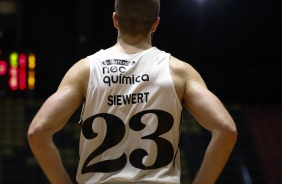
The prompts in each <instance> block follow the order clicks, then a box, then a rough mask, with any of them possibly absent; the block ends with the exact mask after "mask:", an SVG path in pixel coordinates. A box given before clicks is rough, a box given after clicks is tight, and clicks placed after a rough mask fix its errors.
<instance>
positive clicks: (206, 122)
mask: <svg viewBox="0 0 282 184" xmlns="http://www.w3.org/2000/svg"><path fill="white" fill-rule="evenodd" d="M179 65H181V66H180V67H179V68H178V69H179V71H178V72H176V73H179V75H180V76H181V79H179V80H178V84H179V83H180V84H183V85H179V86H184V87H183V88H184V90H183V89H182V90H181V91H184V92H183V94H182V93H180V92H179V93H178V94H180V96H181V97H182V101H183V104H184V106H185V108H186V109H187V110H188V111H189V112H190V113H191V115H192V116H193V117H194V118H195V119H196V120H197V122H198V123H200V124H201V126H203V127H204V128H205V129H207V130H209V131H210V132H211V135H212V138H211V141H210V143H209V145H208V148H207V150H206V153H205V156H204V160H203V162H202V165H201V167H200V169H199V171H198V173H197V176H196V178H195V179H194V182H193V184H213V183H215V182H216V180H217V178H218V177H219V175H220V173H221V172H222V170H223V168H224V166H225V164H226V162H227V160H228V158H229V156H230V154H231V151H232V149H233V147H234V145H235V142H236V138H237V131H236V126H235V123H234V121H233V119H232V117H231V116H230V114H229V113H228V111H227V110H226V108H225V107H224V105H223V104H222V102H221V101H220V100H219V99H218V98H217V97H216V96H215V95H214V94H213V93H212V92H211V91H209V90H208V89H207V87H206V84H205V82H204V81H203V79H202V78H201V76H200V75H199V73H198V72H197V71H196V70H195V69H194V68H192V67H191V66H190V65H188V64H184V63H181V64H180V63H178V66H179ZM183 80H184V81H183ZM179 81H181V82H179Z"/></svg>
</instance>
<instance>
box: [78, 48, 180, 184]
mask: <svg viewBox="0 0 282 184" xmlns="http://www.w3.org/2000/svg"><path fill="white" fill-rule="evenodd" d="M169 58H170V54H169V53H166V52H164V51H161V50H159V49H157V48H156V47H152V48H150V49H147V50H145V51H142V52H139V53H136V54H124V53H118V52H110V51H108V50H100V51H98V52H96V53H95V54H93V55H90V56H88V57H87V59H88V61H89V64H90V75H89V84H88V90H87V96H86V100H85V103H84V104H83V110H82V117H81V121H82V123H81V135H80V146H79V154H80V161H79V165H78V170H77V176H76V179H77V182H78V183H80V184H86V183H87V184H98V183H123V184H124V183H166V184H172V183H173V184H175V183H180V173H181V171H180V169H181V168H180V151H179V147H178V146H179V139H180V126H181V112H182V106H181V103H180V101H179V100H178V97H177V94H176V91H175V88H174V85H173V81H172V78H171V75H170V69H169Z"/></svg>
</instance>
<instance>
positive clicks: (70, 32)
mask: <svg viewBox="0 0 282 184" xmlns="http://www.w3.org/2000/svg"><path fill="white" fill-rule="evenodd" d="M113 3H114V0H95V1H94V0H69V1H44V0H43V1H36V0H23V1H20V0H18V1H16V0H0V184H10V183H22V184H43V183H48V182H47V180H46V178H45V176H44V175H43V173H42V170H41V169H40V168H39V166H38V164H37V163H36V160H35V159H34V157H33V155H32V153H31V150H30V148H29V146H28V144H27V139H26V134H27V128H28V126H29V124H30V122H31V120H32V118H33V117H34V115H35V113H36V112H37V110H38V109H39V107H40V106H41V105H42V103H43V101H44V100H45V99H46V98H47V97H48V96H49V95H51V94H52V93H53V92H54V91H55V90H56V89H57V86H58V85H59V83H60V81H61V79H62V77H63V76H64V74H65V72H66V71H67V70H68V69H69V67H70V66H72V65H73V64H74V63H75V62H76V61H78V60H79V59H81V58H83V57H86V56H87V55H90V54H92V53H94V52H96V51H98V50H100V49H105V48H107V47H109V46H111V45H113V44H115V42H116V37H117V33H116V30H115V28H114V27H113V25H112V19H111V18H112V12H113V11H114V6H113ZM160 17H161V22H160V25H159V27H158V29H157V31H156V33H155V34H154V35H153V45H154V46H157V47H158V48H159V49H162V50H165V51H167V52H170V53H171V54H172V55H174V56H176V57H178V58H179V59H181V60H183V61H185V62H187V63H190V64H191V65H192V66H194V68H195V69H196V70H198V71H199V72H200V74H201V75H202V77H203V78H204V80H205V81H206V83H207V86H208V88H209V89H210V90H211V91H212V92H214V93H215V94H216V95H217V96H218V97H219V98H220V99H221V100H222V102H223V103H224V104H225V106H226V107H227V108H228V109H229V111H230V113H231V115H232V116H233V118H234V120H235V122H236V124H237V128H238V141H237V143H236V145H235V149H234V151H233V153H232V155H231V157H230V159H229V161H228V163H227V165H226V167H225V169H224V171H223V172H222V174H221V176H220V178H219V180H218V182H217V183H218V184H278V183H281V181H282V133H281V132H282V97H281V92H282V90H281V84H282V72H281V64H280V63H281V61H282V57H281V56H282V39H281V38H282V37H281V33H282V19H281V17H282V11H281V3H280V2H279V1H274V0H268V1H263V0H247V1H246V0H177V1H176V0H161V13H160ZM79 116H80V109H78V111H77V112H75V113H74V115H73V116H72V118H71V119H70V120H69V122H68V123H67V125H66V126H65V127H64V131H62V132H60V133H57V134H56V135H55V137H54V139H55V142H56V143H57V145H58V147H59V149H60V151H61V153H62V158H63V162H64V164H65V166H66V169H67V170H68V172H69V173H70V175H71V177H72V179H73V181H74V182H75V173H76V166H77V162H78V139H79V133H80V127H79V125H78V121H79ZM209 138H210V135H209V134H208V133H207V132H206V130H204V129H203V128H202V127H200V126H199V125H198V124H197V122H196V120H195V119H193V117H191V115H190V114H189V113H188V112H186V111H185V112H184V114H183V129H182V136H181V143H180V148H181V154H182V161H183V162H182V172H183V173H182V178H181V180H182V183H183V184H189V183H191V181H192V179H193V178H194V176H195V174H196V171H197V169H198V167H199V165H200V164H201V160H202V158H203V154H204V151H205V148H206V145H207V143H208V140H209Z"/></svg>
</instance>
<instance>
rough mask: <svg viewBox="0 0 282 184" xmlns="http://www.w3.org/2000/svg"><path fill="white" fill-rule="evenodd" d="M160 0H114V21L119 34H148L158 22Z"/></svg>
mask: <svg viewBox="0 0 282 184" xmlns="http://www.w3.org/2000/svg"><path fill="white" fill-rule="evenodd" d="M159 12H160V0H115V13H114V15H113V16H114V17H115V18H114V21H115V19H116V22H115V26H116V27H117V28H118V29H119V31H120V33H121V34H126V35H129V36H132V37H134V36H137V35H142V36H148V35H149V34H150V33H151V32H154V31H155V29H156V27H157V25H158V22H159Z"/></svg>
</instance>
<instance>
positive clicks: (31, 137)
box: [27, 127, 40, 147]
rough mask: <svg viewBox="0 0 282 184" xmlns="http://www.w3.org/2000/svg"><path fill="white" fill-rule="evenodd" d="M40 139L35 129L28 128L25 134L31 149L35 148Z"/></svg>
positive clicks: (37, 130)
mask: <svg viewBox="0 0 282 184" xmlns="http://www.w3.org/2000/svg"><path fill="white" fill-rule="evenodd" d="M39 139H40V131H39V129H37V128H34V127H29V129H28V132H27V140H28V143H29V145H30V146H31V147H33V146H35V145H36V144H37V143H38V142H39Z"/></svg>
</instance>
